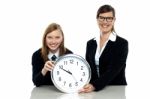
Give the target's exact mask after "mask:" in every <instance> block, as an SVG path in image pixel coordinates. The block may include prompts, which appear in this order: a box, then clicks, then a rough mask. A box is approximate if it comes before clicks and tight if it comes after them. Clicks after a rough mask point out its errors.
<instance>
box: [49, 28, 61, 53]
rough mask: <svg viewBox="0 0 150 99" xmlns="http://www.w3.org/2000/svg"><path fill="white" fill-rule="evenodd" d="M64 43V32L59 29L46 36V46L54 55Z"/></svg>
mask: <svg viewBox="0 0 150 99" xmlns="http://www.w3.org/2000/svg"><path fill="white" fill-rule="evenodd" d="M62 42H63V35H62V32H61V31H60V30H59V29H57V30H54V31H52V32H50V33H48V34H47V35H46V45H47V47H48V48H49V50H50V51H51V52H52V53H55V52H57V50H58V49H59V47H60V45H61V43H62Z"/></svg>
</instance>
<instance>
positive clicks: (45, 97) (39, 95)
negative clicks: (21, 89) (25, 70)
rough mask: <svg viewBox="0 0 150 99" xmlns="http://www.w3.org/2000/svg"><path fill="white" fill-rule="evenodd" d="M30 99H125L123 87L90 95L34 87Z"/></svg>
mask: <svg viewBox="0 0 150 99" xmlns="http://www.w3.org/2000/svg"><path fill="white" fill-rule="evenodd" d="M30 99H126V96H125V86H108V87H106V88H104V89H103V90H101V91H98V92H91V93H80V94H78V93H72V94H66V93H63V92H60V91H59V90H57V89H56V88H55V87H54V86H41V87H34V88H33V90H32V92H31V96H30Z"/></svg>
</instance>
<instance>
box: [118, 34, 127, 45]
mask: <svg viewBox="0 0 150 99" xmlns="http://www.w3.org/2000/svg"><path fill="white" fill-rule="evenodd" d="M116 42H117V43H126V44H128V41H127V39H125V38H123V37H120V36H118V35H117V38H116Z"/></svg>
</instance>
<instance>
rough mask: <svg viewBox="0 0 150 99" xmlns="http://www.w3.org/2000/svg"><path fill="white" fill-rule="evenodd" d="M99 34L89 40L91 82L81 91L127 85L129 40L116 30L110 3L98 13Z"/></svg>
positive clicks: (87, 54) (88, 53)
mask: <svg viewBox="0 0 150 99" xmlns="http://www.w3.org/2000/svg"><path fill="white" fill-rule="evenodd" d="M96 19H97V23H98V27H99V29H100V33H99V36H97V37H95V38H93V39H91V40H89V41H88V42H87V46H86V60H87V61H88V63H89V64H90V67H91V72H92V75H91V80H90V83H89V84H87V85H85V86H84V87H83V89H81V90H80V92H92V91H99V90H102V89H103V88H104V87H105V86H107V85H127V82H126V77H125V68H126V59H127V55H128V41H127V40H126V39H124V38H122V37H120V36H118V35H117V34H116V32H115V30H114V23H115V20H116V18H115V10H114V8H113V7H112V6H110V5H103V6H101V7H100V8H99V9H98V11H97V15H96Z"/></svg>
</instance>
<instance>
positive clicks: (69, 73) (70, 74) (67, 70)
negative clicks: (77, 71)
mask: <svg viewBox="0 0 150 99" xmlns="http://www.w3.org/2000/svg"><path fill="white" fill-rule="evenodd" d="M61 69H62V70H63V71H65V72H67V73H69V74H70V75H72V73H71V72H70V71H68V70H65V69H63V68H62V67H61Z"/></svg>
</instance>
